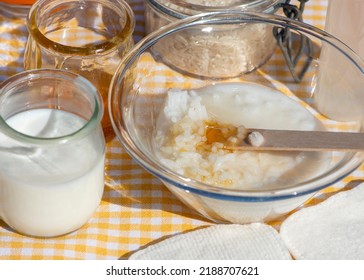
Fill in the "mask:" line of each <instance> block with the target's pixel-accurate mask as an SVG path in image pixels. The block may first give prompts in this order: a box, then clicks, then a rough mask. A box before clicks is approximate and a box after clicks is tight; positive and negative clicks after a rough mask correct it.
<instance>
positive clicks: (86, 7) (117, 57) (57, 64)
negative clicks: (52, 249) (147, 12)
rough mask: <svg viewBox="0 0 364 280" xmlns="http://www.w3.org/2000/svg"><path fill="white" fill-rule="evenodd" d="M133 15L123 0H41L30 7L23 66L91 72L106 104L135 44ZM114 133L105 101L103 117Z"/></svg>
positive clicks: (107, 132)
mask: <svg viewBox="0 0 364 280" xmlns="http://www.w3.org/2000/svg"><path fill="white" fill-rule="evenodd" d="M134 26H135V17H134V14H133V11H132V9H131V8H130V6H129V5H128V4H127V3H126V2H125V1H122V0H118V1H112V0H97V1H94V0H84V1H77V0H39V1H37V2H36V3H35V4H34V5H33V6H32V8H31V10H30V12H29V15H28V18H27V27H28V30H29V38H28V41H27V44H26V48H25V54H24V68H25V69H27V70H28V69H36V68H56V69H63V70H67V71H72V72H75V73H77V74H79V75H81V76H83V77H85V78H87V79H88V80H89V81H90V82H92V83H93V85H94V86H95V87H96V88H97V89H98V91H99V92H100V94H101V96H102V98H103V101H104V104H106V105H107V104H108V102H107V96H108V89H109V84H110V81H111V78H112V76H113V73H114V72H115V69H116V67H117V66H118V64H119V63H120V61H121V59H122V58H123V56H124V55H125V54H126V52H128V51H129V49H130V48H131V47H132V46H133V45H134V41H133V37H132V33H133V31H134ZM102 126H103V129H104V134H105V137H106V138H107V139H112V138H113V135H114V133H113V129H112V126H111V123H110V121H109V114H108V112H107V106H105V114H104V118H103V121H102Z"/></svg>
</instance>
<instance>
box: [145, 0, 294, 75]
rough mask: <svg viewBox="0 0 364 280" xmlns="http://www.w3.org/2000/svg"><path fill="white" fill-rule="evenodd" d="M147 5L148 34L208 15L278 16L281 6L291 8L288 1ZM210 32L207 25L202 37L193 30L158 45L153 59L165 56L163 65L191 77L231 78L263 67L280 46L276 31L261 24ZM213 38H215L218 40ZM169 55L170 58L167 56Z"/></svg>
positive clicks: (150, 0)
mask: <svg viewBox="0 0 364 280" xmlns="http://www.w3.org/2000/svg"><path fill="white" fill-rule="evenodd" d="M145 2H146V5H145V22H146V32H147V33H151V32H153V31H155V30H157V29H159V28H161V27H163V26H165V25H167V24H168V23H171V22H175V21H178V20H180V19H183V18H186V17H188V16H191V15H195V14H201V13H205V12H211V11H222V10H243V11H249V12H258V13H267V14H276V13H282V10H280V8H281V7H282V6H285V5H289V3H288V2H289V1H285V0H212V1H206V0H187V1H179V0H171V1H166V0H146V1H145ZM289 6H292V5H289ZM192 24H193V23H192ZM209 30H210V28H209V26H208V25H206V28H205V29H204V33H203V34H201V32H199V34H198V35H197V34H195V33H194V32H193V31H192V30H190V31H189V32H188V34H180V36H176V37H173V39H172V40H169V41H168V42H166V44H164V45H163V46H159V48H160V49H158V48H156V47H155V48H154V49H153V51H154V56H155V57H157V58H158V57H160V55H159V53H164V57H163V62H164V63H167V64H168V65H169V66H171V67H172V68H178V69H179V70H182V71H184V72H185V73H187V74H190V75H192V76H196V75H198V76H200V77H201V75H202V76H205V77H209V78H232V77H237V76H239V75H241V74H244V73H249V72H251V71H253V70H254V69H256V68H257V67H259V66H260V65H262V64H264V63H265V62H266V61H267V60H268V59H269V58H270V57H271V55H272V53H273V51H274V49H275V47H276V45H277V41H276V38H275V37H274V33H273V30H272V29H270V28H267V26H265V25H262V24H259V23H254V22H252V24H246V26H245V28H240V27H239V28H236V29H232V30H229V31H228V32H227V31H226V30H224V31H221V32H219V34H217V33H216V32H215V33H214V34H211V32H209ZM215 30H216V28H215ZM211 37H216V40H213V38H211ZM221 38H223V40H221ZM166 50H168V52H166ZM201 50H203V51H201ZM166 53H169V55H168V56H166V55H165V54H166ZM197 53H198V55H197ZM227 54H229V55H227ZM221 65H226V67H221ZM197 73H198V74H197Z"/></svg>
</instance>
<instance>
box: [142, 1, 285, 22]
mask: <svg viewBox="0 0 364 280" xmlns="http://www.w3.org/2000/svg"><path fill="white" fill-rule="evenodd" d="M284 2H286V1H285V0H237V1H235V2H234V4H233V5H224V6H223V5H220V6H212V5H203V4H194V3H190V2H189V1H188V0H187V1H178V0H170V1H165V0H146V3H147V4H149V5H150V6H151V7H153V8H154V9H155V10H157V11H158V12H161V13H162V14H164V15H167V16H170V17H173V18H176V19H184V18H186V17H188V16H191V15H196V14H200V13H206V12H219V11H224V10H227V9H229V10H231V9H232V10H242V11H249V12H264V13H274V12H275V11H276V10H277V8H278V7H279V4H281V3H284ZM166 4H168V5H166Z"/></svg>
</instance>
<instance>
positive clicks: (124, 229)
mask: <svg viewBox="0 0 364 280" xmlns="http://www.w3.org/2000/svg"><path fill="white" fill-rule="evenodd" d="M293 2H294V1H293ZM129 3H130V4H131V6H132V8H133V10H134V13H135V16H136V20H137V24H136V29H135V33H134V39H135V40H136V41H138V40H140V39H141V38H142V37H143V35H144V19H143V10H144V8H143V1H142V0H134V1H132V0H130V1H129ZM326 8H327V0H310V1H309V2H308V3H307V4H306V9H305V13H304V20H305V22H307V23H309V24H312V25H314V26H316V27H319V28H323V27H324V20H325V14H326ZM2 12H3V11H0V81H2V80H5V79H6V78H7V77H9V76H11V75H13V74H15V73H18V72H20V71H22V70H23V67H22V65H23V58H22V56H23V52H24V45H25V42H26V38H27V30H26V27H25V19H23V18H16V17H9V16H6V15H5V14H4V13H2ZM363 171H364V169H363V167H361V168H359V169H358V170H357V171H355V172H354V173H353V174H351V175H350V176H349V177H347V178H345V179H343V180H342V181H340V182H338V183H337V184H335V185H333V186H331V187H329V188H327V189H325V190H324V191H322V192H320V193H318V194H317V195H316V196H315V197H314V198H313V199H312V200H311V201H310V202H309V203H308V205H312V204H315V203H317V202H320V201H322V200H323V199H326V198H327V197H328V196H329V195H330V194H331V193H332V192H335V191H336V190H337V189H341V188H343V187H350V186H351V185H353V184H354V185H355V184H356V183H357V182H359V181H360V180H361V178H363V177H364V176H363ZM106 172H107V174H108V177H109V178H111V179H112V180H113V184H112V185H111V186H105V192H104V196H103V199H102V202H101V205H100V207H99V208H98V210H97V212H96V213H95V214H94V216H93V218H92V219H91V220H90V221H89V223H88V224H87V225H85V226H84V227H83V228H81V229H79V230H78V231H76V232H73V233H71V234H69V235H67V236H63V237H58V238H49V239H41V238H30V237H24V236H22V235H20V234H17V233H15V232H13V231H12V230H11V229H10V228H9V227H8V226H7V225H6V224H5V223H4V222H2V221H1V220H0V259H118V258H127V257H128V255H129V254H130V253H131V252H133V251H135V250H138V249H139V248H141V247H143V246H146V245H148V244H150V243H153V242H156V241H158V240H160V239H163V238H166V237H168V236H170V235H173V234H178V233H181V232H185V231H188V230H191V229H195V228H198V227H201V226H205V225H209V224H211V222H210V221H208V220H206V219H204V218H201V217H200V216H199V215H198V214H196V213H195V212H194V211H192V210H190V209H188V208H187V207H186V206H184V205H183V204H182V203H181V202H180V201H179V200H178V199H177V198H176V197H175V196H174V195H172V194H171V193H170V192H169V191H168V190H167V189H166V188H165V187H164V185H163V184H162V183H161V182H160V181H159V180H158V179H157V178H155V177H153V176H152V175H150V174H149V173H147V172H146V171H145V170H144V169H143V168H141V167H140V166H139V165H138V164H137V163H136V162H135V161H134V160H133V159H131V158H130V156H129V155H127V154H126V153H125V151H124V150H123V149H122V147H121V146H120V144H119V143H118V141H117V140H113V141H111V142H109V143H108V146H107V160H106ZM282 219H284V217H282V218H281V219H279V220H276V221H273V222H271V225H273V226H275V227H276V228H277V229H279V225H280V223H281V221H282Z"/></svg>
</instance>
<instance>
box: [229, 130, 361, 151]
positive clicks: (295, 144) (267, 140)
mask: <svg viewBox="0 0 364 280" xmlns="http://www.w3.org/2000/svg"><path fill="white" fill-rule="evenodd" d="M248 131H249V132H248V137H247V138H246V141H242V142H240V143H239V144H238V145H236V146H225V148H226V149H231V150H236V149H239V150H266V151H269V150H270V151H274V150H282V151H360V150H363V151H364V133H356V132H329V131H298V130H270V129H249V130H248ZM253 132H254V133H259V134H260V135H261V136H262V137H263V138H262V143H260V145H259V146H256V145H254V143H251V142H249V140H248V139H249V134H251V133H253Z"/></svg>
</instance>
